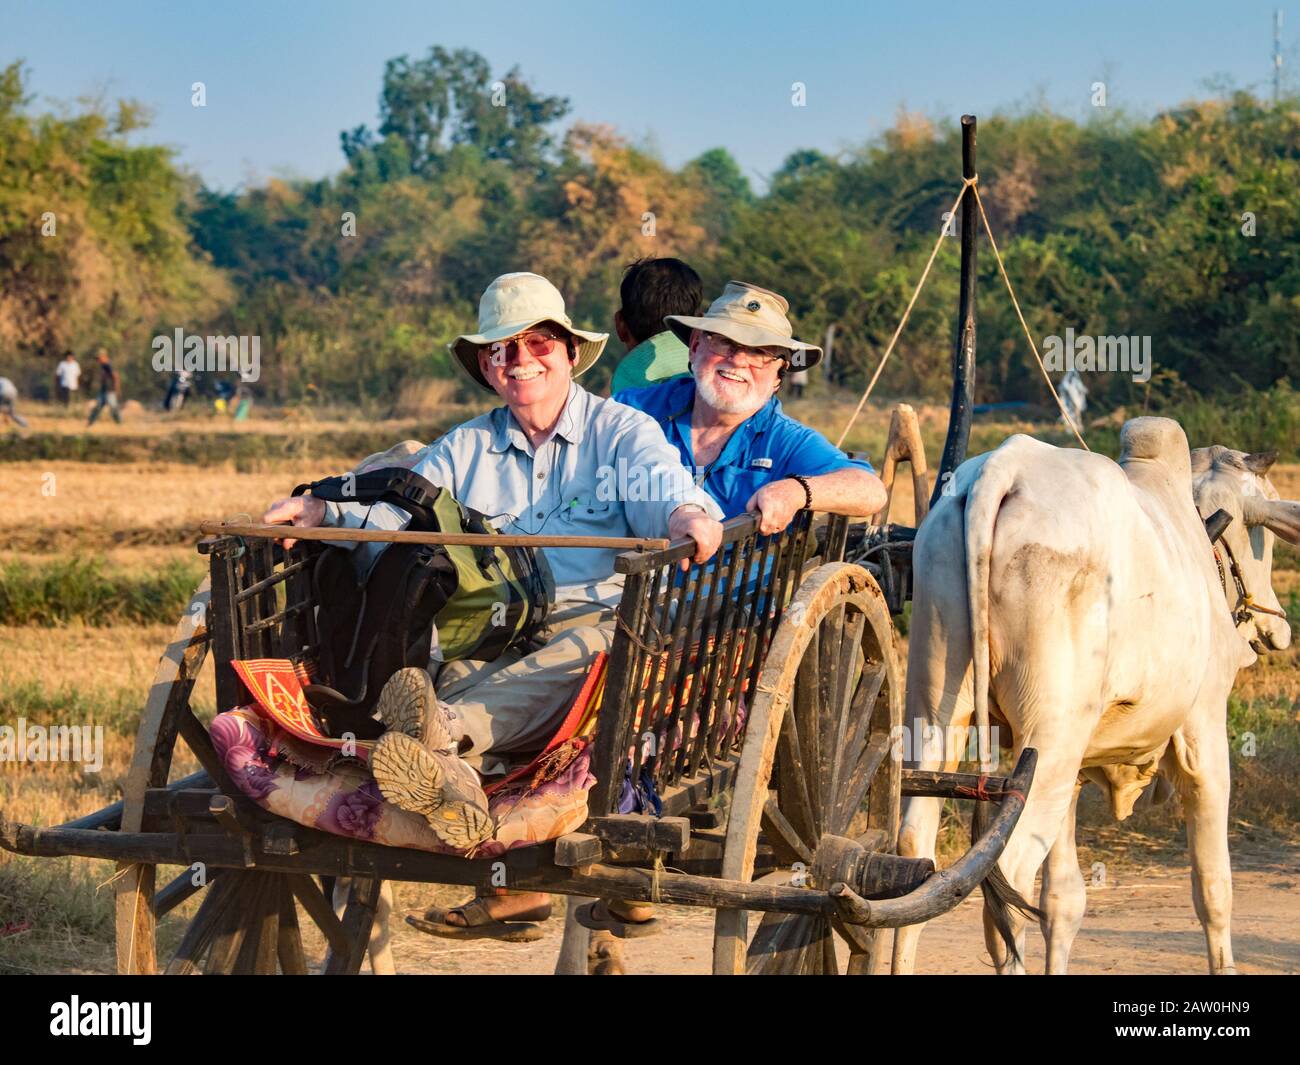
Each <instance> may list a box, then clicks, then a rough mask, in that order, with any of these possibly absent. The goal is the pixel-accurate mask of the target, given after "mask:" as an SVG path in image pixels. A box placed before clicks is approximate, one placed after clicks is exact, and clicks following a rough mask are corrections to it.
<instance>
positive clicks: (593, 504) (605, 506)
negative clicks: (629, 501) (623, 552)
mask: <svg viewBox="0 0 1300 1065" xmlns="http://www.w3.org/2000/svg"><path fill="white" fill-rule="evenodd" d="M557 516H558V518H559V520H560V524H561V525H564V526H566V527H571V528H574V529H590V530H592V531H593V533H594V535H598V536H599V535H618V534H617V533H611V532H609V531H608V530H609V529H611V528H613V527H614V526H615V525H619V526H621V525H623V524H624V519H623V510H622V506H621V505H620V504H619V503H618V502H617V501H615V500H613V499H601V498H600V497H599V496H598V495H597V494H596V493H595V492H577V493H574V494H572V495H570V496H569V498H568V500H566V501H565V503H564V506H563V507H561V508H560V513H559V515H557Z"/></svg>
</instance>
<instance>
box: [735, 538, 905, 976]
mask: <svg viewBox="0 0 1300 1065" xmlns="http://www.w3.org/2000/svg"><path fill="white" fill-rule="evenodd" d="M902 724H903V679H902V676H901V674H900V672H899V667H898V659H897V655H896V653H895V650H894V627H893V622H892V620H891V618H890V615H889V608H888V606H887V605H886V603H885V597H884V595H883V594H882V593H881V591H880V589H879V587H877V585H876V582H875V581H874V580H873V579H872V577H871V575H870V574H869V573H868V572H867V571H866V570H865V569H863V568H862V567H860V566H855V565H851V564H849V563H844V562H834V563H828V564H827V565H824V566H821V567H819V568H818V569H816V570H815V571H814V572H813V573H811V574H810V575H809V576H808V577H807V578H806V579H805V580H804V581H803V582H802V583H801V584H800V586H799V589H798V591H797V593H796V594H795V596H794V598H793V599H792V600H791V601H790V604H789V605H788V606H787V607H786V609H785V614H784V616H783V618H782V620H781V624H780V626H779V627H778V628H777V631H776V635H775V636H774V637H773V640H772V644H771V647H770V648H769V650H768V653H767V659H766V665H765V666H764V668H763V671H762V674H761V675H760V676H759V680H758V685H757V689H756V694H755V697H754V702H753V707H752V709H751V712H750V719H749V724H748V727H747V730H746V734H745V744H744V749H743V750H742V752H741V759H740V768H739V773H738V777H737V783H736V792H735V797H734V799H733V802H732V809H731V819H730V822H729V824H728V826H727V839H726V846H725V849H724V851H723V859H722V876H723V878H724V879H728V880H740V881H745V882H748V881H751V880H752V879H753V876H754V865H755V856H756V852H757V849H758V844H759V833H760V831H761V832H762V834H763V837H764V842H765V843H766V844H767V845H768V846H769V847H770V848H771V850H772V852H773V853H774V855H775V859H776V864H777V867H778V869H779V872H777V873H774V874H771V875H772V876H773V878H777V879H779V880H780V882H782V883H785V884H790V883H792V882H793V883H795V884H796V885H798V884H801V883H808V882H809V880H810V879H812V878H814V877H815V875H816V873H815V870H816V865H817V863H816V860H817V858H818V857H819V846H820V845H821V844H822V842H823V841H824V840H826V839H827V837H848V838H850V839H852V840H853V841H854V842H855V843H856V844H858V845H859V846H860V847H861V848H863V849H865V850H867V851H883V852H887V853H893V852H894V851H895V850H896V847H897V843H898V826H899V810H900V806H901V801H902V763H901V762H900V761H899V759H897V758H895V757H891V754H890V751H891V746H892V744H891V730H893V729H895V728H901V726H902ZM839 843H841V844H842V843H843V840H842V839H841V840H839ZM834 845H835V844H834V843H831V844H828V846H834ZM815 886H816V887H819V888H821V889H823V890H824V889H825V888H826V887H828V886H829V885H827V884H820V883H817V884H816V885H815ZM747 917H748V914H747V913H746V912H745V911H744V910H719V911H718V914H717V918H716V922H715V925H714V945H713V969H714V972H715V973H717V974H719V975H728V974H740V973H750V974H766V973H787V974H796V973H803V974H821V973H836V972H838V971H839V962H838V961H837V959H836V955H835V938H836V936H837V935H838V936H839V937H840V938H842V939H844V940H845V941H846V942H847V943H848V946H849V953H850V960H849V964H848V972H849V973H865V972H867V971H868V970H869V968H870V967H871V956H872V954H873V953H875V954H877V955H882V954H883V953H884V952H883V949H882V950H879V951H878V950H876V949H875V948H876V946H877V944H876V942H875V940H874V938H873V933H872V932H871V931H870V930H867V929H862V928H857V927H854V926H848V925H843V924H841V923H840V922H839V921H835V920H832V919H829V918H825V917H813V916H807V915H802V914H785V913H765V914H764V915H763V918H762V920H761V921H760V922H759V925H758V929H757V931H756V932H755V933H754V935H753V937H752V938H750V937H748V935H747V924H748V921H747Z"/></svg>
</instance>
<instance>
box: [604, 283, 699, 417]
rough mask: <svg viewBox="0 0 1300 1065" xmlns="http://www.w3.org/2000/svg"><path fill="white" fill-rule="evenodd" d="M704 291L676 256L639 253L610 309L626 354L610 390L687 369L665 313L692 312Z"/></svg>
mask: <svg viewBox="0 0 1300 1065" xmlns="http://www.w3.org/2000/svg"><path fill="white" fill-rule="evenodd" d="M703 294H704V286H703V284H702V282H701V281H700V275H699V274H697V273H696V272H695V271H694V270H692V269H691V268H690V267H689V266H687V265H686V264H685V263H684V262H682V261H681V259H638V260H637V261H636V262H634V263H633V264H632V265H631V266H629V267H628V268H627V271H626V272H625V273H624V274H623V283H622V284H621V285H620V286H619V297H620V299H621V300H622V306H621V307H619V309H618V310H617V311H615V312H614V331H615V332H616V333H617V334H618V339H619V340H621V341H622V342H623V344H624V346H625V347H626V348H627V355H625V356H624V357H623V360H622V361H621V362H620V363H619V364H618V368H617V369H616V370H615V371H614V380H613V383H612V384H611V385H610V395H617V394H618V393H619V392H622V391H624V390H625V389H629V388H645V387H646V386H647V385H654V384H658V383H659V382H660V381H667V380H669V379H670V378H673V377H683V376H685V375H687V374H689V373H690V372H691V366H690V353H689V352H688V351H687V350H686V345H685V344H683V343H682V342H681V341H680V340H678V339H677V337H676V336H674V335H673V333H672V331H671V330H670V329H669V328H668V327H667V326H666V325H664V316H665V315H669V314H685V315H692V314H695V313H697V312H698V311H699V309H700V297H701V296H702V295H703Z"/></svg>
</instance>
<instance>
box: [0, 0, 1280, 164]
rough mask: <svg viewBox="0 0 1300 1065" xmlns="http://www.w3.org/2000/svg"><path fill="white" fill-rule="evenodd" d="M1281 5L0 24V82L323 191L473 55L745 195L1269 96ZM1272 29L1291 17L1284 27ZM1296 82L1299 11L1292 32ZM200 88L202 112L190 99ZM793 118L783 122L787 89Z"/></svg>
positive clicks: (659, 2)
mask: <svg viewBox="0 0 1300 1065" xmlns="http://www.w3.org/2000/svg"><path fill="white" fill-rule="evenodd" d="M1275 6H1278V5H1277V4H1276V3H1273V2H1260V0H1187V2H1184V3H1173V2H1169V0H1163V2H1159V0H1158V2H1148V0H1123V2H1113V0H1095V2H1086V3H1069V4H1062V3H1059V2H1055V0H1052V2H1048V3H1043V2H1038V3H998V2H996V0H987V2H983V3H978V4H971V3H929V4H919V3H914V2H911V3H900V2H898V0H890V2H876V0H869V2H867V0H859V2H829V0H826V2H818V0H749V2H745V3H740V2H732V0H725V2H716V3H710V2H707V0H694V2H683V0H636V2H633V3H627V2H621V0H599V2H598V0H564V2H561V0H530V2H518V0H477V2H472V3H471V2H468V0H459V2H457V3H445V2H441V0H425V2H416V0H370V2H366V3H360V2H354V0H322V2H313V3H308V2H305V0H304V2H299V3H289V2H286V0H260V2H247V0H218V2H215V3H185V2H171V3H162V2H157V0H153V2H131V0H118V2H111V3H110V2H91V0H84V2H72V0H49V2H45V3H35V2H30V0H0V62H2V63H8V62H11V61H12V60H14V59H18V58H21V59H23V60H25V61H26V62H27V64H28V67H29V69H30V77H31V80H30V83H29V84H30V88H31V90H32V91H33V92H34V93H35V94H36V96H37V100H38V103H39V104H41V105H44V104H47V103H53V102H57V101H71V100H75V99H76V98H77V97H78V96H81V95H86V94H91V95H94V94H103V95H104V96H106V97H108V98H109V99H110V100H111V99H115V98H117V97H121V96H126V97H132V98H135V99H137V100H139V101H141V102H142V103H144V104H146V105H148V106H149V107H150V108H151V109H152V110H153V112H154V114H155V122H154V125H153V127H152V129H151V130H150V131H149V132H148V133H147V134H146V135H145V136H146V137H147V138H148V139H150V140H158V141H162V142H163V143H166V144H168V145H170V146H172V147H174V148H175V149H176V151H177V153H178V155H179V158H180V160H181V161H182V162H183V163H184V164H185V165H186V166H188V167H190V168H192V169H193V170H195V171H197V172H198V173H199V174H200V175H201V176H202V177H203V178H204V180H205V181H207V182H208V184H210V185H213V186H218V187H222V188H230V187H233V186H236V185H239V184H241V183H245V182H248V181H259V180H263V179H265V178H266V177H269V176H273V175H293V176H303V177H320V176H323V175H325V174H328V173H331V172H334V171H337V170H338V169H339V168H340V167H341V166H342V154H341V152H340V151H339V146H338V144H339V141H338V135H339V131H340V130H342V129H345V128H351V127H353V126H356V125H358V124H360V123H363V122H364V123H367V124H369V125H371V126H374V125H375V124H376V121H375V118H376V111H377V101H378V96H379V88H380V82H381V78H382V72H383V66H384V61H385V60H387V59H389V58H390V57H392V56H396V55H401V54H404V53H406V54H412V55H419V54H423V53H424V52H425V51H426V50H427V49H428V47H429V46H430V45H432V44H441V45H444V46H447V47H451V48H454V47H469V48H473V49H475V50H477V51H479V52H481V53H483V55H485V56H486V57H487V58H488V60H489V61H490V62H491V63H492V65H493V69H494V72H496V73H504V71H505V70H506V69H508V68H509V67H510V66H512V65H514V64H518V65H519V66H520V67H521V68H522V70H523V73H524V75H525V77H526V78H528V79H529V80H530V81H531V82H532V83H533V84H534V85H535V86H536V87H538V88H539V89H541V90H543V91H545V92H548V93H554V94H559V95H564V96H568V97H569V98H570V100H571V101H572V104H573V112H572V116H571V118H574V119H581V120H584V121H592V122H606V123H610V124H611V125H613V126H615V127H616V128H617V129H618V130H619V131H620V132H622V133H623V134H625V135H627V136H629V137H631V138H632V139H633V140H635V141H638V142H641V143H646V144H649V145H651V146H653V148H654V149H655V150H656V151H658V153H659V154H660V155H662V157H663V158H664V159H665V160H666V161H667V162H668V163H670V164H671V165H673V166H677V165H680V164H681V163H683V162H685V161H686V160H688V159H690V158H692V157H693V156H695V155H697V154H699V153H700V152H701V151H704V150H706V149H708V148H711V147H715V146H717V145H722V146H725V147H726V148H728V149H730V150H731V152H732V153H733V154H734V155H735V156H736V158H737V159H738V160H739V161H740V163H741V166H742V167H743V168H744V169H745V170H746V172H747V173H749V175H750V176H751V178H755V179H761V176H762V175H766V174H769V173H771V171H772V170H774V169H775V168H776V167H777V166H779V165H780V163H781V160H782V159H783V158H784V157H785V156H786V154H787V153H788V152H790V151H791V150H793V149H795V148H803V147H814V148H820V149H822V150H824V151H828V152H834V151H837V150H839V149H841V148H843V147H845V146H848V145H853V144H857V143H860V142H862V141H864V140H866V139H868V138H869V137H871V136H873V135H875V134H877V133H879V132H880V131H881V130H882V129H885V128H888V126H889V125H890V124H891V123H892V121H893V118H894V115H895V113H896V112H897V110H898V108H899V107H900V106H905V107H907V108H908V109H910V110H919V111H923V112H925V113H927V114H930V115H932V116H945V117H955V116H956V115H958V114H959V113H961V112H962V111H974V112H976V113H977V114H981V113H983V114H987V113H989V112H991V111H992V110H995V109H1005V108H1014V107H1017V106H1024V105H1030V104H1034V103H1036V102H1038V101H1040V100H1041V101H1045V102H1046V103H1047V104H1049V105H1050V106H1051V107H1052V108H1053V109H1054V110H1056V111H1059V112H1061V113H1064V114H1068V115H1072V116H1075V117H1084V116H1085V115H1086V114H1087V113H1088V112H1089V110H1090V108H1089V103H1088V97H1089V93H1090V86H1091V85H1092V83H1093V82H1094V81H1098V80H1103V79H1104V80H1105V81H1106V82H1107V86H1108V93H1109V102H1110V103H1111V104H1112V105H1117V106H1122V107H1123V108H1125V109H1127V110H1130V111H1134V112H1137V113H1139V114H1149V113H1151V112H1152V111H1155V110H1157V109H1159V108H1163V107H1168V106H1171V105H1175V104H1177V103H1180V102H1182V101H1184V100H1186V99H1188V98H1191V97H1194V96H1203V95H1206V94H1207V89H1206V85H1207V82H1208V80H1209V79H1212V78H1226V79H1229V80H1230V81H1231V82H1232V83H1234V84H1235V85H1237V86H1240V87H1254V88H1256V90H1257V91H1260V92H1261V93H1263V92H1267V91H1268V89H1269V86H1270V84H1271V81H1270V79H1271V59H1270V53H1271V50H1272V12H1273V9H1274V7H1275ZM1281 6H1282V7H1284V8H1285V7H1286V4H1285V3H1282V4H1281ZM1282 40H1283V51H1284V53H1285V55H1286V57H1287V64H1288V65H1287V67H1286V71H1287V74H1288V82H1289V84H1290V85H1291V86H1292V87H1294V86H1295V85H1296V83H1297V82H1296V75H1297V72H1298V71H1297V67H1300V56H1298V55H1297V53H1298V52H1300V49H1298V48H1297V41H1300V4H1296V5H1295V6H1294V8H1293V9H1292V10H1291V11H1289V12H1288V13H1287V19H1286V22H1285V23H1284V26H1283V37H1282ZM195 81H203V82H204V83H205V84H206V85H207V93H208V98H207V107H205V108H201V109H200V108H195V107H192V106H191V105H190V85H191V84H192V83H193V82H195ZM796 81H799V82H803V83H804V84H805V85H806V86H807V106H806V107H802V108H797V107H793V106H791V102H790V97H791V84H792V83H793V82H796Z"/></svg>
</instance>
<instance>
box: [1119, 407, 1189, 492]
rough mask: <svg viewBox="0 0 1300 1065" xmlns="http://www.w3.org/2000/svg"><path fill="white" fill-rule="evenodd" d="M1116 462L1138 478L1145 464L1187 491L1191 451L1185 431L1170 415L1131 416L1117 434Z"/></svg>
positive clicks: (1131, 476)
mask: <svg viewBox="0 0 1300 1065" xmlns="http://www.w3.org/2000/svg"><path fill="white" fill-rule="evenodd" d="M1119 464H1120V465H1121V466H1122V467H1124V472H1125V473H1126V474H1128V475H1129V477H1130V479H1135V480H1136V479H1140V476H1141V473H1142V471H1144V470H1149V467H1148V464H1152V465H1154V466H1156V467H1158V468H1159V470H1160V472H1161V473H1163V474H1164V476H1166V477H1169V478H1172V479H1173V480H1174V481H1175V482H1176V483H1177V484H1178V485H1180V486H1183V485H1185V486H1186V487H1187V491H1188V494H1189V496H1190V493H1191V485H1192V452H1191V448H1189V447H1188V445H1187V434H1186V433H1185V432H1183V427H1182V426H1181V425H1179V424H1178V423H1177V422H1176V421H1174V420H1173V419H1172V418H1150V417H1148V418H1134V419H1133V420H1132V421H1128V422H1125V423H1124V428H1123V429H1121V430H1120V434H1119Z"/></svg>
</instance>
